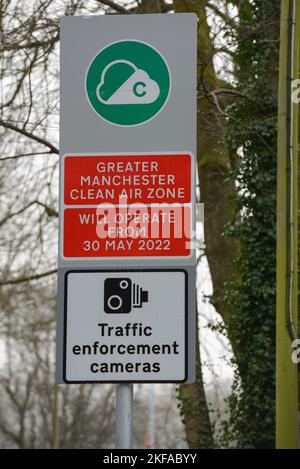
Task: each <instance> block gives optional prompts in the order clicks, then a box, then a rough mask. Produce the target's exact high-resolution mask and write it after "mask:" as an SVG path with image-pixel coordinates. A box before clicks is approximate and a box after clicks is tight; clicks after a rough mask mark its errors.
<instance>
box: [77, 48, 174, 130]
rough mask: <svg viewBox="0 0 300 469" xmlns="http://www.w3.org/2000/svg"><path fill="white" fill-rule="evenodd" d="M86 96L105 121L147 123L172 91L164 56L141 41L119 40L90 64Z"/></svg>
mask: <svg viewBox="0 0 300 469" xmlns="http://www.w3.org/2000/svg"><path fill="white" fill-rule="evenodd" d="M85 85H86V94H87V97H88V100H89V103H90V105H91V106H92V108H93V109H94V111H96V113H97V114H98V115H99V116H100V117H102V118H103V119H104V120H106V121H108V122H110V123H112V124H115V125H122V126H133V125H140V124H144V123H145V122H147V121H149V120H150V119H152V118H153V117H154V116H156V115H157V114H158V113H159V112H160V111H161V110H162V109H163V107H164V106H165V104H166V102H167V100H168V98H169V95H170V89H171V77H170V72H169V67H168V65H167V62H166V61H165V59H164V58H163V56H162V55H161V54H160V53H159V52H158V51H157V50H156V49H154V48H153V47H152V46H150V45H149V44H146V43H144V42H141V41H129V40H128V41H119V42H114V43H113V44H109V45H108V46H106V47H105V48H104V49H102V50H101V51H100V52H99V53H98V54H97V55H96V57H94V59H93V60H92V62H91V63H90V65H89V68H88V71H87V75H86V83H85Z"/></svg>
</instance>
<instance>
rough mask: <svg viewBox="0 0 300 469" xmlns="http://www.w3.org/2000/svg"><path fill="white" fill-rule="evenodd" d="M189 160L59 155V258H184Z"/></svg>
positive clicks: (188, 248) (186, 252)
mask: <svg viewBox="0 0 300 469" xmlns="http://www.w3.org/2000/svg"><path fill="white" fill-rule="evenodd" d="M192 158H193V156H192V155H191V154H188V153H178V154H175V153H167V154H157V155H154V154H141V153H139V154H138V155H135V154H118V155H116V154H114V155H65V156H64V181H63V185H64V211H63V241H62V243H61V246H62V249H63V252H62V256H63V257H65V258H66V259H84V258H102V257H120V256H122V258H124V257H182V256H190V255H191V246H190V244H191V243H190V240H191V235H192V199H191V196H192V192H193V189H194V188H193V186H192V181H193V180H194V179H193V174H192V171H193V168H194V165H193V159H192ZM77 206H80V208H77Z"/></svg>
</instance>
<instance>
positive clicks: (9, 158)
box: [0, 151, 52, 163]
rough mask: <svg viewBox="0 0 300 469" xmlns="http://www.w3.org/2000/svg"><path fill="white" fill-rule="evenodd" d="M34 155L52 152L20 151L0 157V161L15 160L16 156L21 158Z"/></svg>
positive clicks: (50, 153)
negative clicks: (16, 153)
mask: <svg viewBox="0 0 300 469" xmlns="http://www.w3.org/2000/svg"><path fill="white" fill-rule="evenodd" d="M36 155H52V152H49V151H39V152H31V153H20V154H19V155H13V156H5V157H4V158H0V163H1V161H7V160H17V159H18V158H23V157H24V156H36Z"/></svg>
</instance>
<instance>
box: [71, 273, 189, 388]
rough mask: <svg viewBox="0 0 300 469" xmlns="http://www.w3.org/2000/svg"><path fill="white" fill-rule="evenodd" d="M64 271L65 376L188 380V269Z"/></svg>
mask: <svg viewBox="0 0 300 469" xmlns="http://www.w3.org/2000/svg"><path fill="white" fill-rule="evenodd" d="M66 276H67V280H66V304H65V321H66V342H65V343H66V345H65V351H64V380H65V382H78V383H79V382H97V381H98V382H105V381H109V382H112V381H117V382H120V381H132V382H137V381H142V382H151V381H152V382H153V381H154V382H159V381H166V382H173V381H174V382H183V381H185V380H186V377H187V363H186V360H187V309H186V308H187V303H186V300H187V297H186V295H187V291H186V290H187V274H186V272H184V271H181V270H177V271H175V270H173V271H165V270H157V271H154V270H152V271H149V270H148V271H147V270H141V271H133V270H130V271H128V270H126V271H124V270H121V271H115V270H114V271H90V272H78V271H71V272H68V273H67V274H66ZM87 304H88V308H87V307H86V305H87ZM162 312H163V314H162Z"/></svg>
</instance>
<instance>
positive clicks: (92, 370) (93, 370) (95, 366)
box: [91, 363, 99, 373]
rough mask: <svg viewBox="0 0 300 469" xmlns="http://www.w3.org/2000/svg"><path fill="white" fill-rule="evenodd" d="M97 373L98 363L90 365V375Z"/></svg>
mask: <svg viewBox="0 0 300 469" xmlns="http://www.w3.org/2000/svg"><path fill="white" fill-rule="evenodd" d="M98 371H99V366H98V363H92V364H91V372H92V373H97V372H98Z"/></svg>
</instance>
